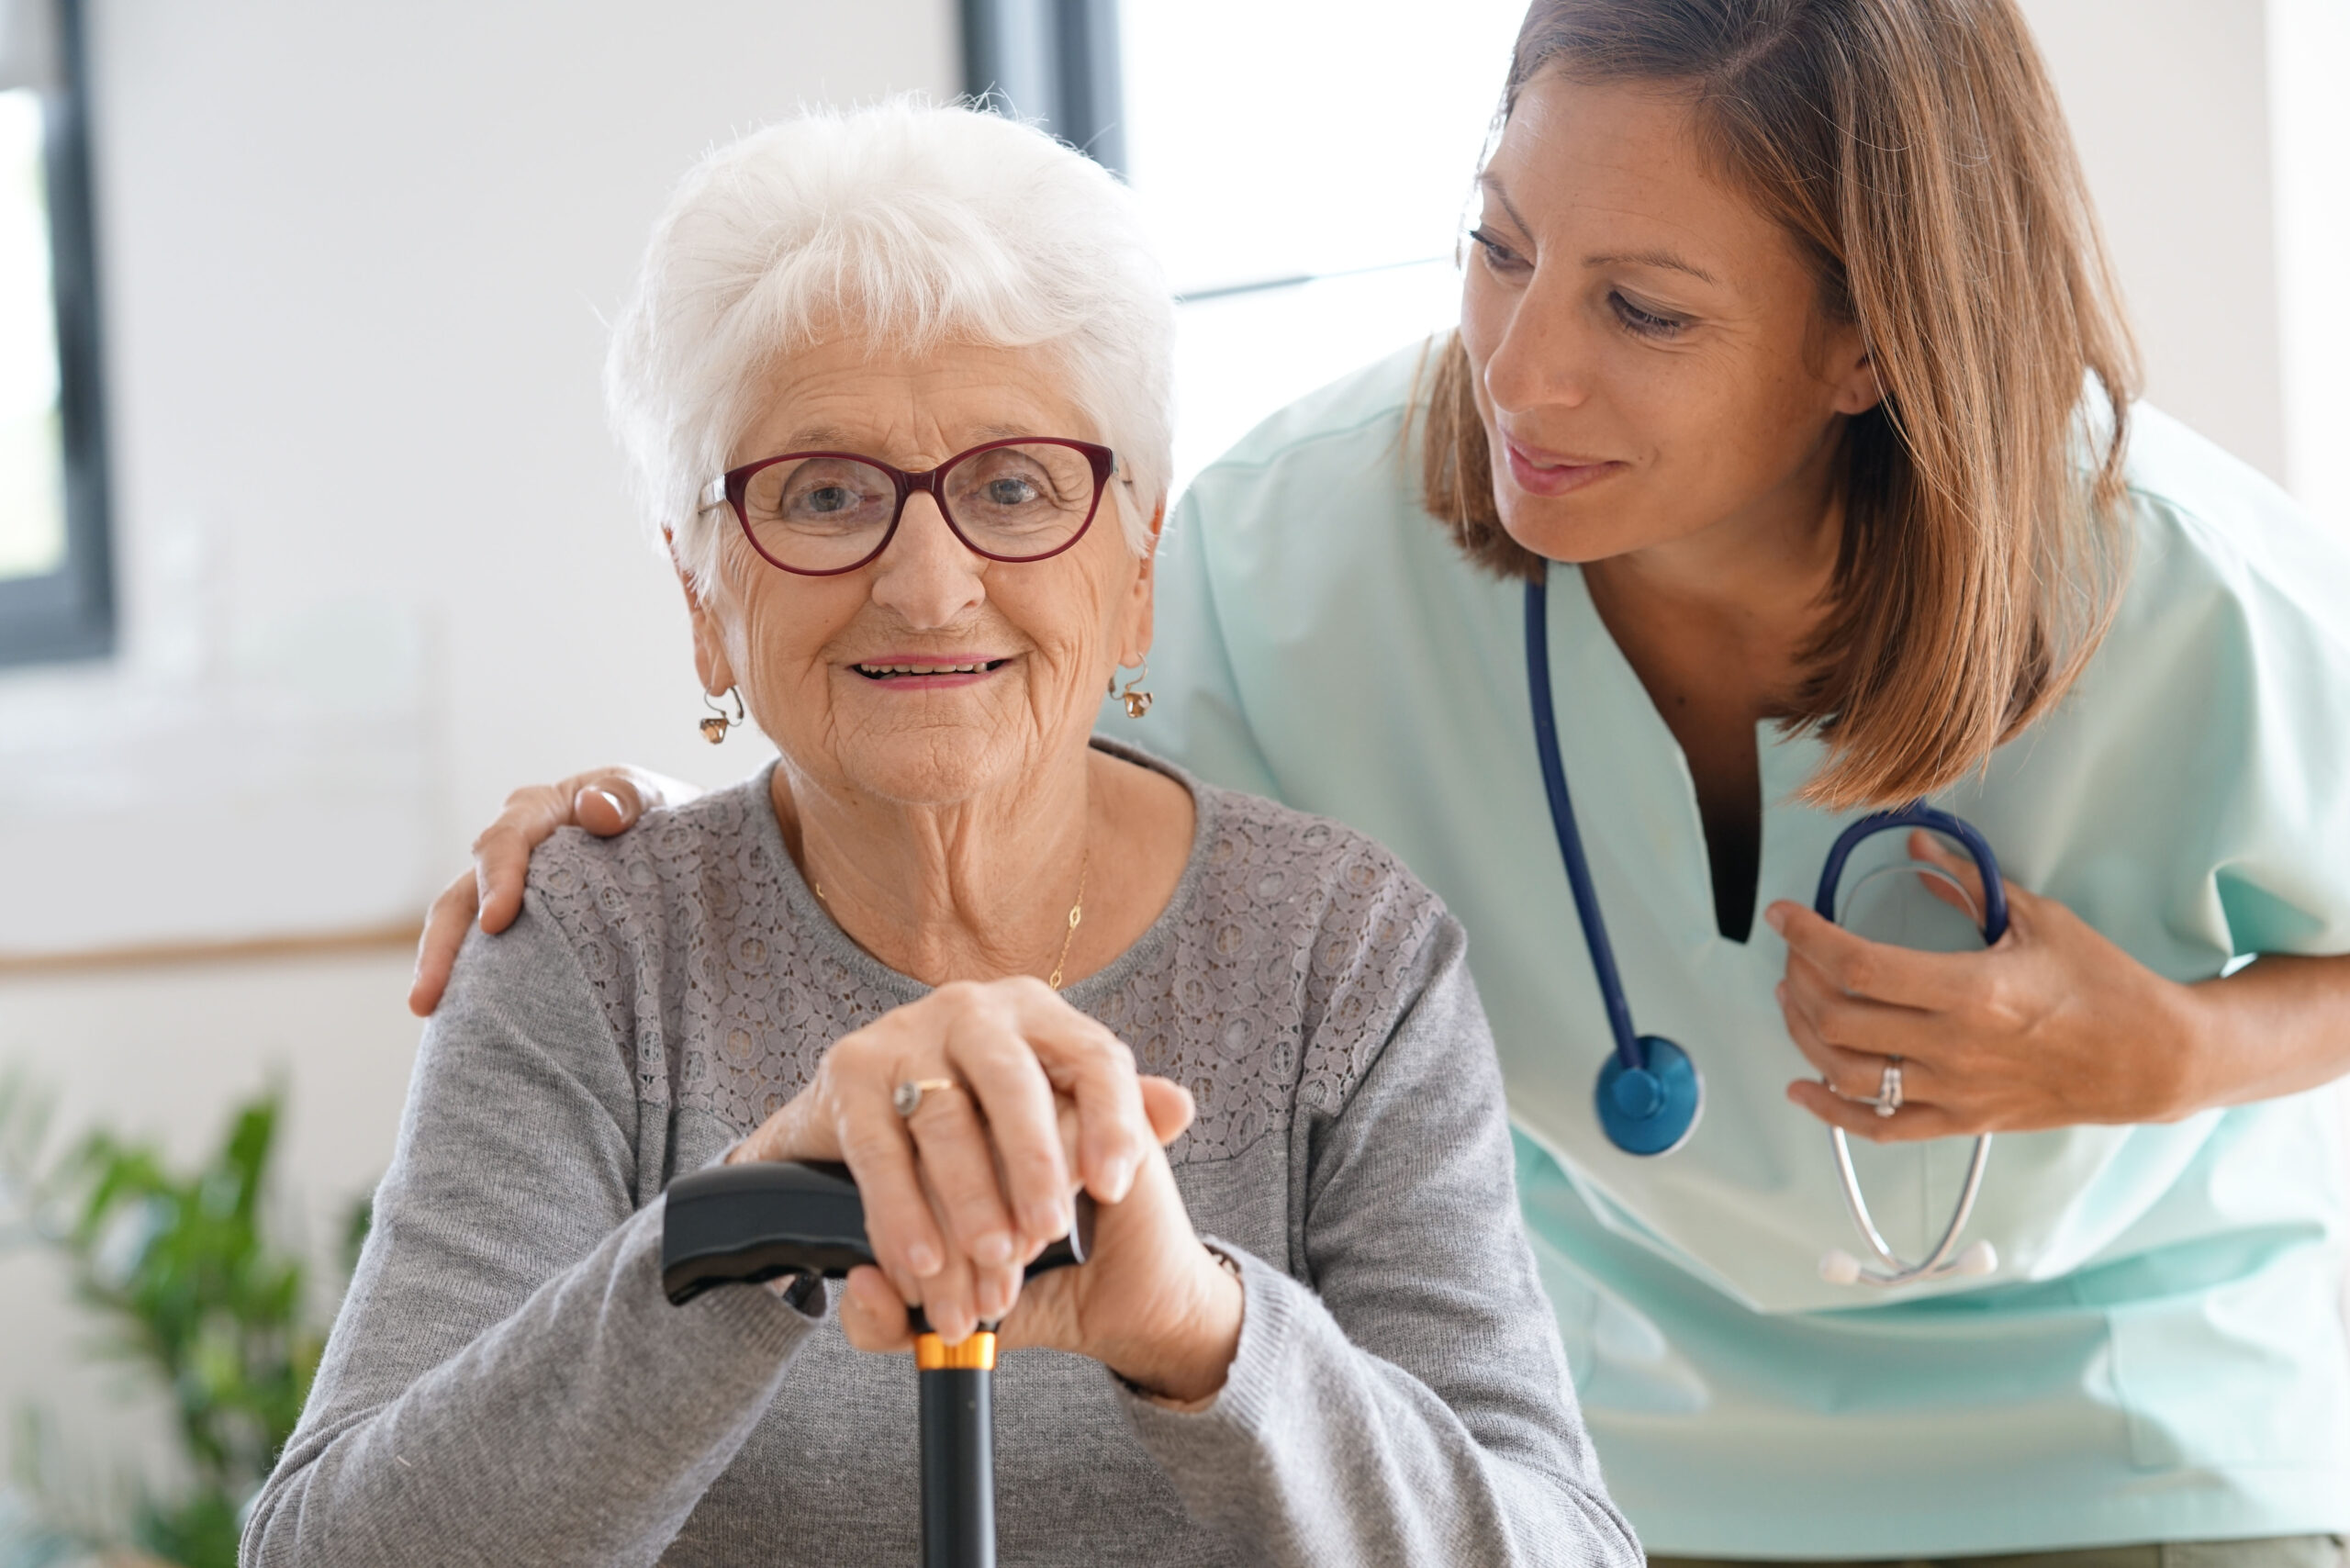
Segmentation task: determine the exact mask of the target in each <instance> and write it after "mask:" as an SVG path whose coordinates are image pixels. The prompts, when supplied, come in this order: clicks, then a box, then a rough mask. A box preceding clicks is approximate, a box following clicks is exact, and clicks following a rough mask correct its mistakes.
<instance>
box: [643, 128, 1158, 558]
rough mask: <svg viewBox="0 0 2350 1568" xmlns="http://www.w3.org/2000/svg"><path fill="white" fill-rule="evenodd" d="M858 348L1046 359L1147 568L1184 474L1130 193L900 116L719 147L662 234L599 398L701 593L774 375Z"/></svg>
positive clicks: (1068, 154) (1013, 134) (1009, 142)
mask: <svg viewBox="0 0 2350 1568" xmlns="http://www.w3.org/2000/svg"><path fill="white" fill-rule="evenodd" d="M841 330H848V331H851V332H862V333H867V334H870V335H871V336H873V337H874V338H875V339H877V340H878V341H879V342H884V343H887V344H889V345H890V346H891V347H893V348H896V349H900V350H902V351H907V352H912V353H921V352H923V350H925V349H927V348H929V347H931V346H933V345H934V344H938V343H942V342H976V343H983V344H987V345H990V346H993V347H1000V348H1030V347H1040V346H1041V347H1046V348H1049V349H1051V350H1052V351H1053V352H1054V353H1055V354H1056V356H1057V360H1058V364H1059V366H1060V368H1061V369H1062V371H1063V373H1064V374H1065V375H1068V376H1069V392H1070V395H1071V398H1072V399H1073V400H1074V401H1075V402H1076V403H1077V405H1078V406H1079V407H1080V408H1081V409H1084V410H1086V411H1087V412H1088V413H1089V414H1090V415H1091V416H1092V417H1093V418H1094V419H1096V420H1099V421H1100V422H1101V427H1102V428H1101V432H1100V434H1101V439H1102V441H1103V442H1104V443H1105V444H1107V445H1108V446H1109V447H1110V448H1111V449H1112V450H1113V451H1114V452H1115V453H1116V454H1117V455H1118V467H1119V473H1120V475H1121V476H1122V477H1124V478H1126V479H1128V480H1130V481H1131V487H1129V486H1128V485H1126V484H1113V486H1112V487H1111V492H1112V494H1113V496H1115V497H1117V510H1118V515H1119V516H1120V519H1121V521H1122V522H1123V524H1124V528H1125V539H1126V543H1127V544H1128V545H1129V546H1130V547H1131V548H1132V549H1133V550H1134V552H1135V554H1137V555H1144V554H1148V553H1149V549H1150V533H1149V520H1150V517H1151V514H1152V513H1153V512H1154V511H1155V510H1157V509H1158V505H1159V503H1160V502H1162V501H1163V500H1165V498H1166V496H1167V490H1168V487H1169V484H1170V483H1171V482H1172V476H1173V469H1174V456H1173V432H1172V430H1171V428H1170V402H1171V388H1170V386H1169V382H1170V379H1171V371H1170V366H1169V360H1170V357H1171V348H1172V342H1173V338H1174V330H1175V315H1174V302H1173V299H1172V297H1171V296H1170V295H1169V291H1168V287H1167V282H1166V276H1165V274H1164V273H1163V272H1162V271H1161V270H1160V267H1159V264H1158V258H1157V256H1156V255H1155V254H1154V252H1152V249H1151V247H1150V244H1149V241H1148V240H1147V238H1146V237H1145V233H1144V230H1143V225H1142V220H1141V218H1140V216H1139V214H1138V213H1137V212H1136V208H1135V204H1134V200H1133V197H1132V196H1131V195H1130V194H1129V193H1128V192H1127V190H1126V188H1125V186H1124V185H1121V184H1119V182H1118V181H1117V179H1116V178H1114V177H1113V175H1112V174H1110V173H1109V172H1108V171H1107V170H1105V169H1103V168H1102V166H1101V165H1100V164H1098V163H1095V162H1093V161H1092V160H1091V159H1089V158H1087V157H1085V156H1084V155H1083V154H1082V153H1080V152H1079V151H1076V150H1075V149H1073V148H1071V147H1069V146H1067V145H1065V144H1063V143H1061V142H1058V141H1056V140H1053V139H1052V138H1051V137H1049V136H1047V135H1046V134H1045V133H1044V132H1043V131H1041V130H1038V129H1035V128H1034V127H1032V126H1026V125H1022V124H1019V123H1018V122H1016V121H1013V120H1010V119H1006V118H1002V117H1001V116H998V115H993V114H988V113H984V112H981V111H979V110H977V109H971V108H965V107H960V106H956V107H938V106H932V105H928V104H925V103H923V102H920V101H918V100H912V99H903V98H901V99H898V100H895V101H892V102H890V103H887V104H883V105H880V106H877V107H873V108H865V109H856V110H852V111H848V112H845V113H844V112H838V111H829V110H827V111H816V112H811V113H807V114H803V115H802V116H800V118H796V119H793V120H790V121H789V122H787V123H785V124H782V125H778V126H772V127H769V128H768V129H764V130H760V131H757V132H755V133H753V134H752V135H749V136H746V137H744V138H743V139H742V140H739V141H736V142H734V143H733V145H732V146H727V147H721V148H718V149H716V150H715V151H711V153H710V154H709V155H708V156H706V157H704V158H703V159H702V161H701V162H700V163H699V164H698V165H696V167H695V168H694V169H693V171H692V172H691V173H690V174H688V175H687V176H686V177H685V179H684V181H683V182H682V183H681V184H680V185H678V187H677V194H676V196H674V197H672V198H671V200H670V203H669V207H668V209H667V210H666V212H664V213H663V214H662V215H661V218H660V221H659V222H657V223H656V224H655V225H654V229H653V238H652V241H650V243H648V244H647V245H646V247H645V252H644V260H643V266H642V268H641V269H640V271H639V273H638V275H637V280H636V286H635V288H634V289H633V291H632V293H631V295H630V297H629V300H628V303H627V305H626V306H625V307H624V308H622V310H621V316H620V319H619V321H618V323H617V325H616V326H615V328H614V330H613V333H612V343H611V350H610V355H609V357H608V358H607V360H606V362H605V366H604V393H605V399H606V402H607V403H608V405H609V406H610V411H611V419H612V424H613V428H614V431H616V433H617V434H618V435H619V437H620V441H621V446H622V447H623V449H624V450H625V451H626V453H627V455H628V458H629V462H630V465H631V466H632V468H633V469H634V471H635V473H634V476H635V480H636V483H637V487H638V489H639V491H640V493H641V497H642V499H643V502H644V504H645V506H646V507H647V509H648V510H649V513H650V521H652V522H653V523H654V524H655V526H656V527H660V528H663V529H666V530H668V531H670V532H671V533H672V536H673V540H672V547H673V548H674V550H675V551H676V553H677V561H678V563H679V565H681V566H684V567H685V569H686V570H687V571H688V573H689V574H691V575H692V577H693V578H694V580H695V581H696V582H697V583H700V582H706V581H707V580H709V577H710V575H711V571H712V569H713V568H714V567H715V566H716V564H717V560H718V543H719V540H720V538H721V537H722V532H721V531H722V525H723V523H724V521H725V519H726V516H727V514H726V512H725V510H724V509H723V508H720V509H716V510H708V509H706V508H705V507H704V506H703V503H702V498H701V497H702V490H703V487H705V486H706V485H708V484H709V483H710V481H711V479H712V478H714V477H716V476H717V475H718V474H719V473H720V472H721V471H722V469H724V467H725V466H726V463H727V457H728V454H730V453H731V452H732V451H733V447H734V443H735V442H736V441H737V440H738V439H739V438H740V436H741V434H742V432H743V430H744V427H745V426H746V424H747V423H748V421H749V420H750V419H751V418H752V417H753V416H754V414H755V411H756V410H755V399H756V398H758V397H760V396H761V395H762V393H763V391H764V386H763V385H762V379H761V377H762V373H763V372H764V371H765V370H766V369H767V367H768V366H770V365H771V364H773V363H774V362H775V361H776V360H777V359H778V357H780V356H785V355H789V353H792V352H794V351H795V350H798V349H802V348H805V347H807V346H809V345H810V344H811V343H813V342H817V341H818V340H819V339H820V338H822V337H823V336H825V335H827V334H831V333H834V332H838V331H841ZM1035 433H1037V434H1039V435H1076V434H1083V433H1085V432H1082V431H1037V432H1035ZM942 455H943V454H942Z"/></svg>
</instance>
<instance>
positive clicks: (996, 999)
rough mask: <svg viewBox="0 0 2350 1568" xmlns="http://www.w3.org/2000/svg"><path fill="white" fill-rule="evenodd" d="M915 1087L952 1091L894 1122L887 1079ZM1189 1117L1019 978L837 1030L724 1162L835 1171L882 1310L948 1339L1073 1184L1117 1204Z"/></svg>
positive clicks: (1011, 1281) (1083, 1019) (1112, 1040)
mask: <svg viewBox="0 0 2350 1568" xmlns="http://www.w3.org/2000/svg"><path fill="white" fill-rule="evenodd" d="M923 1081H932V1082H937V1081H951V1082H952V1083H953V1084H954V1085H955V1087H953V1088H947V1089H934V1090H932V1091H930V1092H925V1093H923V1095H922V1097H921V1101H920V1103H919V1105H918V1106H917V1108H916V1109H915V1111H914V1114H912V1116H904V1115H901V1114H899V1111H898V1108H897V1104H896V1096H897V1092H898V1090H899V1088H900V1086H901V1085H903V1084H908V1083H921V1082H923ZM1065 1102H1066V1103H1067V1105H1068V1108H1069V1112H1070V1114H1071V1116H1072V1117H1073V1120H1074V1126H1072V1127H1070V1128H1069V1131H1068V1134H1067V1137H1066V1142H1065V1135H1064V1129H1063V1125H1062V1124H1063V1119H1064V1118H1063V1107H1064V1103H1065ZM1190 1120H1191V1097H1190V1096H1189V1095H1188V1094H1186V1093H1185V1092H1183V1091H1182V1090H1181V1089H1180V1088H1178V1087H1176V1086H1175V1085H1174V1084H1172V1083H1169V1082H1168V1081H1165V1080H1163V1079H1155V1078H1141V1077H1138V1076H1137V1075H1136V1072H1135V1067H1134V1056H1133V1053H1132V1052H1130V1051H1128V1050H1127V1049H1126V1047H1125V1044H1124V1043H1123V1042H1121V1041H1120V1040H1119V1039H1118V1038H1117V1036H1114V1035H1113V1034H1111V1033H1110V1031H1109V1030H1107V1029H1105V1028H1103V1027H1102V1025H1100V1024H1098V1023H1096V1022H1094V1020H1092V1019H1091V1018H1089V1017H1087V1016H1086V1015H1085V1014H1082V1013H1080V1012H1079V1011H1078V1010H1077V1009H1075V1008H1074V1007H1071V1006H1070V1005H1069V1003H1068V1002H1064V1001H1063V1000H1062V999H1061V998H1060V996H1059V995H1058V994H1057V993H1056V992H1055V991H1052V990H1050V989H1049V988H1047V987H1046V985H1045V984H1044V983H1043V982H1042V981H1040V980H1034V979H1030V978H1026V977H1019V978H1014V979H1010V980H990V981H985V982H977V981H965V982H958V983H956V984H952V985H945V986H941V987H940V988H939V989H938V990H936V991H933V992H931V993H930V994H929V995H928V996H926V997H923V999H922V1000H921V1001H919V1002H909V1003H907V1004H906V1005H905V1006H902V1007H899V1008H894V1009H892V1010H891V1011H890V1012H889V1013H887V1014H883V1015H882V1016H881V1017H879V1018H878V1019H876V1020H875V1021H874V1022H873V1023H872V1024H870V1025H867V1026H866V1027H865V1028H863V1029H859V1030H857V1031H856V1033H854V1034H851V1035H847V1036H843V1037H842V1038H841V1039H840V1040H838V1041H837V1042H835V1043H834V1046H833V1047H832V1048H831V1049H830V1050H828V1051H827V1052H825V1054H824V1059H823V1061H822V1063H821V1064H820V1065H819V1066H818V1068H817V1070H816V1075H815V1077H814V1078H813V1079H812V1080H811V1081H810V1082H809V1084H808V1086H807V1087H806V1088H805V1089H803V1090H801V1091H800V1093H798V1094H797V1095H795V1096H793V1097H792V1099H791V1100H790V1102H789V1103H787V1104H785V1105H784V1106H782V1107H781V1108H780V1109H778V1111H777V1112H776V1113H775V1114H773V1115H772V1116H769V1117H768V1118H767V1121H766V1122H765V1123H763V1124H762V1125H761V1126H759V1128H758V1129H757V1130H756V1131H755V1132H754V1133H752V1134H751V1136H750V1137H746V1138H744V1140H743V1142H742V1143H741V1144H739V1145H737V1146H736V1147H735V1148H734V1150H733V1153H731V1154H730V1155H728V1157H727V1158H728V1159H729V1160H730V1161H740V1160H745V1159H836V1160H840V1161H842V1162H843V1163H845V1164H846V1165H847V1166H848V1168H849V1170H850V1172H851V1173H852V1174H853V1175H854V1176H855V1177H856V1183H857V1186H858V1188H859V1190H860V1191H861V1192H862V1193H863V1194H864V1199H865V1217H866V1231H867V1236H868V1237H869V1238H870V1239H871V1241H872V1243H873V1250H874V1254H875V1256H876V1257H877V1258H878V1260H880V1265H881V1269H882V1271H883V1272H884V1273H886V1274H887V1276H888V1282H889V1286H892V1287H894V1288H895V1291H896V1297H895V1299H898V1300H900V1301H901V1302H903V1301H912V1302H918V1303H920V1304H921V1305H922V1306H923V1310H924V1312H925V1314H926V1315H927V1316H929V1318H930V1322H931V1326H932V1327H934V1328H935V1329H936V1330H938V1332H939V1333H940V1334H941V1335H942V1336H943V1337H945V1338H947V1339H948V1340H950V1341H952V1340H959V1339H961V1338H964V1337H965V1336H966V1335H968V1334H969V1333H970V1331H971V1329H972V1327H974V1326H975V1325H976V1324H978V1323H979V1322H980V1321H982V1320H992V1319H996V1318H1000V1317H1002V1316H1004V1315H1005V1314H1006V1313H1008V1312H1010V1311H1011V1310H1012V1305H1013V1301H1014V1300H1015V1299H1016V1298H1017V1297H1018V1296H1019V1294H1020V1289H1021V1271H1022V1269H1023V1267H1024V1265H1025V1264H1026V1263H1027V1262H1028V1261H1029V1260H1031V1259H1033V1258H1035V1256H1036V1254H1037V1253H1038V1252H1040V1251H1042V1250H1043V1249H1045V1247H1046V1246H1047V1245H1048V1244H1050V1243H1051V1242H1053V1241H1055V1240H1057V1239H1058V1238H1061V1237H1062V1236H1065V1235H1067V1234H1068V1233H1069V1217H1070V1205H1069V1195H1070V1193H1072V1192H1073V1191H1075V1190H1076V1188H1077V1187H1078V1186H1079V1185H1080V1184H1081V1185H1082V1186H1083V1187H1084V1188H1085V1190H1086V1191H1088V1192H1090V1193H1092V1195H1093V1197H1094V1200H1095V1201H1096V1202H1097V1203H1100V1204H1105V1205H1108V1204H1118V1203H1119V1202H1120V1201H1121V1200H1123V1199H1125V1197H1126V1196H1127V1194H1128V1193H1129V1192H1130V1191H1132V1190H1133V1188H1134V1186H1135V1183H1136V1176H1137V1172H1139V1171H1142V1170H1145V1169H1146V1167H1147V1165H1148V1164H1149V1163H1150V1162H1151V1161H1153V1160H1156V1161H1157V1162H1158V1166H1159V1167H1161V1168H1163V1167H1164V1165H1165V1157H1164V1156H1163V1155H1162V1154H1161V1153H1160V1150H1159V1143H1160V1140H1161V1138H1162V1137H1165V1138H1171V1137H1174V1136H1175V1135H1176V1134H1177V1133H1179V1132H1181V1130H1182V1128H1183V1127H1184V1126H1187V1125H1188V1124H1189V1122H1190ZM1187 1235H1188V1233H1187ZM875 1283H876V1284H878V1283H880V1282H878V1281H876V1282H875ZM885 1294H887V1287H885ZM900 1310H901V1313H902V1310H903V1309H902V1307H901V1309H900Z"/></svg>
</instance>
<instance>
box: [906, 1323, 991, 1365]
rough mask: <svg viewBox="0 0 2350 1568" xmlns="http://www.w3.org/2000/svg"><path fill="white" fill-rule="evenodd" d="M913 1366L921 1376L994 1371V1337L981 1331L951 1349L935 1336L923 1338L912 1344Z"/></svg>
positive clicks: (920, 1337) (985, 1330) (951, 1346)
mask: <svg viewBox="0 0 2350 1568" xmlns="http://www.w3.org/2000/svg"><path fill="white" fill-rule="evenodd" d="M914 1365H915V1366H917V1367H920V1368H921V1369H922V1370H923V1372H993V1371H995V1336H994V1335H993V1334H992V1333H990V1332H989V1331H988V1330H987V1329H984V1328H981V1329H979V1330H978V1331H977V1332H975V1333H973V1334H972V1335H971V1337H970V1338H968V1339H966V1340H964V1341H963V1342H962V1343H961V1344H959V1345H950V1344H948V1343H947V1342H946V1340H944V1339H942V1338H939V1337H938V1336H937V1335H935V1334H923V1335H921V1336H919V1337H918V1338H916V1339H915V1340H914Z"/></svg>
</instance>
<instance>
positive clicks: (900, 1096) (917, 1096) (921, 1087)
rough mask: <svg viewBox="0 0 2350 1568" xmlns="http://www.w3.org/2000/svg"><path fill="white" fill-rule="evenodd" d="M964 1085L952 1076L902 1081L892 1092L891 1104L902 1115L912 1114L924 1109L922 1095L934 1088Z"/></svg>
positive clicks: (951, 1087) (950, 1087) (954, 1087)
mask: <svg viewBox="0 0 2350 1568" xmlns="http://www.w3.org/2000/svg"><path fill="white" fill-rule="evenodd" d="M962 1087H963V1086H962V1085H961V1084H960V1083H957V1081H955V1080H953V1079H951V1078H916V1079H912V1080H910V1081H907V1082H904V1083H901V1084H899V1085H898V1087H897V1088H895V1089H893V1090H891V1091H890V1105H891V1107H892V1108H893V1109H895V1110H896V1111H897V1113H898V1114H899V1115H900V1116H912V1114H914V1113H915V1112H916V1111H919V1110H921V1109H922V1097H923V1095H925V1094H927V1093H929V1092H931V1091H932V1090H934V1089H960V1088H962Z"/></svg>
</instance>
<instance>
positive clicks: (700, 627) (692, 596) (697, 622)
mask: <svg viewBox="0 0 2350 1568" xmlns="http://www.w3.org/2000/svg"><path fill="white" fill-rule="evenodd" d="M661 540H662V543H664V544H666V545H667V546H668V550H669V565H670V566H672V567H674V568H675V569H676V571H677V586H678V587H679V588H683V589H684V590H685V595H686V614H687V616H688V619H689V620H691V622H693V629H694V674H696V675H697V676H699V677H700V678H701V689H703V690H704V691H707V692H710V693H711V694H712V695H715V694H717V693H719V692H722V691H726V690H729V689H732V688H733V686H734V684H735V681H734V665H733V660H731V659H729V658H728V657H727V656H726V639H725V636H724V634H723V633H722V631H721V629H720V627H719V624H718V621H717V618H716V617H715V616H713V615H712V614H711V612H710V609H709V607H708V606H707V605H705V604H703V603H702V599H701V594H700V593H699V591H698V590H697V589H696V588H694V577H693V574H692V573H691V572H689V571H688V570H687V569H686V564H685V563H684V562H683V561H680V560H679V559H677V538H676V536H675V535H673V534H671V533H670V532H668V531H667V530H666V529H665V530H663V531H662V535H661Z"/></svg>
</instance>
